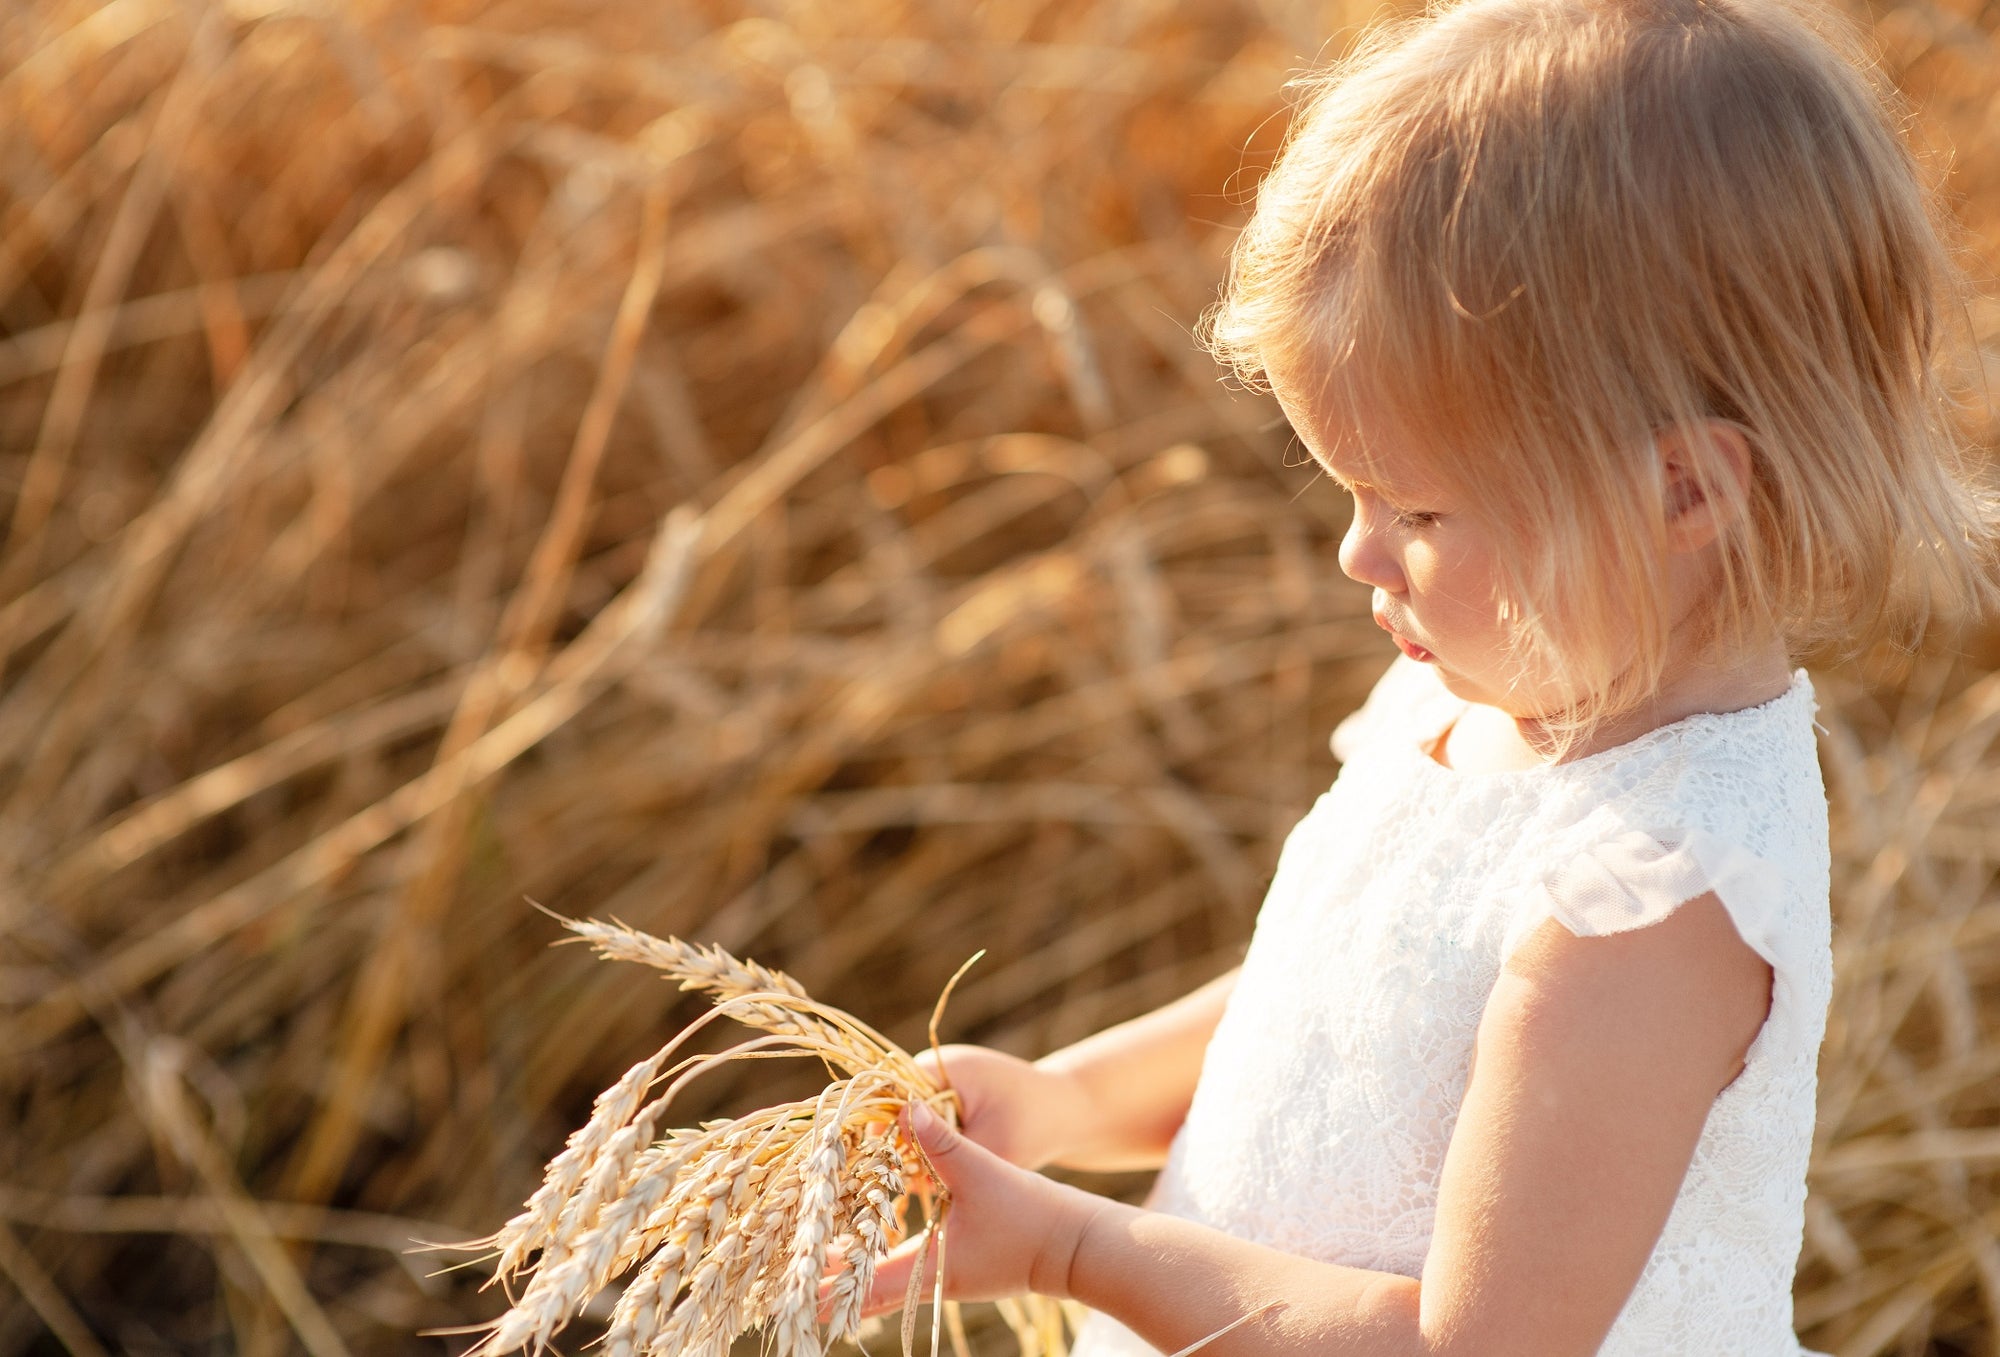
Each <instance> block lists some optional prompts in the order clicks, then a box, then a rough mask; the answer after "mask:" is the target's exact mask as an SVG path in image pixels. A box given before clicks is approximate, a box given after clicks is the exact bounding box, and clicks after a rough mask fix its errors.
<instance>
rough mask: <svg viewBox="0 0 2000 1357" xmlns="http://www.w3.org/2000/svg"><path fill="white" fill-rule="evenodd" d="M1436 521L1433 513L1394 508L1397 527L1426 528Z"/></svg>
mask: <svg viewBox="0 0 2000 1357" xmlns="http://www.w3.org/2000/svg"><path fill="white" fill-rule="evenodd" d="M1437 521H1438V516H1437V515H1436V514H1434V513H1430V512H1427V511H1422V510H1417V509H1398V510H1396V526H1397V527H1399V528H1428V527H1430V526H1431V525H1432V524H1434V523H1436V522H1437Z"/></svg>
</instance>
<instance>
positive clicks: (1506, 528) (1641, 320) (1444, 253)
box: [1204, 0, 1995, 725]
mask: <svg viewBox="0 0 2000 1357" xmlns="http://www.w3.org/2000/svg"><path fill="white" fill-rule="evenodd" d="M1845 41H1846V40H1845V39H1844V38H1842V37H1841V35H1839V34H1837V33H1825V32H1820V31H1817V30H1816V29H1815V28H1814V27H1813V25H1812V24H1811V23H1810V22H1809V21H1808V20H1807V19H1806V18H1804V17H1803V16H1802V15H1801V14H1799V13H1797V12H1795V11H1793V10H1792V9H1790V8H1787V7H1785V6H1783V5H1781V4H1779V3H1776V2H1775V0H1467V3H1461V4H1458V5H1455V6H1452V7H1450V8H1447V9H1443V10H1441V11H1438V12H1435V13H1433V14H1430V15H1428V16H1425V17H1423V18H1421V19H1418V20H1416V21H1413V22H1410V23H1406V24H1402V25H1397V26H1393V27H1390V28H1388V29H1385V30H1383V31H1381V32H1379V33H1378V34H1377V35H1376V36H1375V37H1374V38H1373V39H1372V40H1370V41H1369V42H1368V43H1366V45H1365V46H1364V47H1363V48H1362V49H1361V50H1360V51H1359V52H1358V53H1357V54H1356V55H1355V56H1353V57H1351V58H1350V59H1349V60H1347V61H1346V62H1344V63H1342V64H1341V65H1340V66H1338V67H1337V68H1335V69H1333V70H1332V71H1330V72H1328V73H1325V74H1323V75H1319V76H1315V77H1311V78H1310V79H1309V80H1307V81H1306V82H1305V84H1306V88H1307V95H1306V99H1305V101H1304V103H1303V106H1302V107H1301V108H1300V109H1299V111H1298V113H1297V115H1296V117H1295V120H1294V122H1293V125H1292V130H1291V132H1290V134H1289V135H1288V138H1287V141H1286V144H1285V147H1284V149H1283V151H1282V153H1281V155H1280V157H1279V159H1278V161H1277V163H1276V165H1275V166H1274V168H1273V169H1272V170H1271V172H1270V173H1269V175H1268V176H1267V177H1266V178H1265V179H1264V181H1263V183H1262V185H1261V187H1260V188H1259V191H1258V201H1257V207H1256V211H1255V213H1254V215H1253V217H1252V220H1251V221H1250V223H1249V224H1248V226H1247V228H1246V229H1245V231H1244V233H1243V235H1242V237H1241V238H1240V240H1239V241H1238V243H1237V246H1236V250H1235V254H1234V257H1233V259H1232V262H1231V268H1230V273H1229V278H1228V283H1227V286H1226V288H1225V290H1224V294H1223V297H1222V300H1221V301H1220V302H1219V303H1218V305H1217V306H1216V307H1215V308H1214V309H1213V310H1212V311H1211V313H1210V315H1209V316H1208V317H1207V319H1206V321H1205V323H1204V337H1205V338H1206V340H1207V341H1208V343H1209V345H1210V347H1211V348H1212V349H1213V350H1214V352H1215V353H1216V354H1217V355H1219V356H1220V357H1221V358H1222V359H1223V360H1224V361H1225V362H1226V363H1228V364H1229V365H1231V366H1232V367H1233V368H1234V369H1235V370H1236V372H1237V373H1238V374H1239V375H1240V376H1242V377H1243V378H1245V379H1246V380H1248V381H1250V382H1252V383H1253V384H1255V383H1258V382H1260V381H1262V380H1265V379H1267V378H1268V375H1269V374H1270V373H1271V372H1272V371H1273V370H1277V371H1279V372H1281V373H1284V374H1286V379H1287V381H1289V380H1291V377H1290V374H1293V373H1310V374H1313V375H1314V377H1315V379H1316V380H1318V381H1319V382H1320V383H1321V390H1320V393H1319V394H1320V395H1322V396H1327V395H1329V394H1331V396H1332V397H1333V398H1334V399H1336V400H1338V399H1340V398H1342V397H1344V398H1345V399H1346V400H1347V402H1348V404H1349V405H1350V406H1351V407H1357V408H1358V407H1359V406H1363V405H1365V406H1367V407H1369V408H1376V409H1384V410H1387V411H1389V412H1391V415H1392V417H1393V418H1392V423H1393V425H1394V427H1395V430H1396V432H1397V435H1398V436H1399V437H1406V438H1409V439H1411V440H1413V442H1414V444H1415V445H1416V446H1418V447H1421V448H1424V449H1428V450H1431V456H1430V457H1429V458H1428V460H1429V462H1430V464H1431V466H1432V467H1433V468H1434V469H1435V471H1436V472H1437V473H1438V474H1440V475H1442V476H1443V477H1445V478H1446V479H1447V483H1449V484H1455V485H1457V486H1459V487H1461V488H1462V489H1464V490H1465V491H1467V492H1468V494H1467V496H1466V498H1467V499H1468V500H1470V501H1472V502H1476V503H1477V504H1479V505H1481V506H1482V511H1483V512H1484V513H1486V514H1488V515H1490V517H1491V519H1492V522H1493V524H1494V525H1495V526H1496V527H1497V528H1498V529H1499V530H1500V531H1501V532H1503V533H1504V534H1506V535H1507V540H1509V541H1511V542H1512V543H1513V544H1515V545H1516V546H1518V547H1519V548H1520V549H1519V550H1515V551H1512V552H1510V553H1509V557H1510V561H1511V564H1510V567H1509V569H1510V573H1511V575H1512V578H1511V579H1510V580H1509V581H1507V584H1508V591H1509V596H1508V598H1507V600H1506V603H1505V604H1504V605H1503V606H1504V607H1505V608H1507V609H1508V610H1509V611H1510V612H1511V613H1512V615H1513V616H1515V617H1516V618H1517V619H1518V622H1517V629H1518V637H1519V645H1520V647H1521V648H1522V649H1523V651H1524V652H1526V654H1527V655H1529V656H1532V658H1533V659H1534V660H1536V661H1538V662H1539V663H1540V664H1542V665H1543V666H1545V668H1546V670H1547V672H1552V673H1555V674H1558V675H1560V676H1562V677H1563V678H1564V679H1566V680H1567V686H1568V687H1569V689H1570V690H1571V691H1575V692H1582V693H1588V694H1592V695H1593V696H1592V697H1591V698H1588V699H1585V705H1584V707H1583V708H1580V709H1579V710H1578V711H1577V712H1575V713H1573V716H1574V718H1575V721H1576V722H1577V723H1579V724H1580V725H1587V724H1589V723H1590V722H1591V721H1593V720H1594V719H1596V718H1598V717H1601V716H1603V715H1605V714H1607V713H1609V712H1611V711H1615V710H1620V709H1623V708H1624V707H1626V706H1628V705H1631V704H1634V703H1636V702H1638V701H1642V700H1644V698H1645V697H1646V696H1648V695H1649V694H1650V693H1651V692H1652V691H1653V690H1654V688H1655V687H1656V686H1657V684H1658V682H1659V676H1660V674H1661V672H1662V666H1663V665H1664V663H1665V661H1666V658H1667V647H1668V635H1669V631H1670V629H1671V619H1669V618H1667V617H1666V616H1664V615H1663V614H1664V600H1665V596H1666V589H1665V579H1664V571H1665V565H1666V557H1667V553H1666V552H1665V551H1664V549H1663V547H1664V543H1665V536H1664V534H1665V523H1666V517H1667V514H1666V505H1665V501H1664V488H1663V480H1662V476H1661V474H1660V458H1659V455H1658V453H1657V452H1656V446H1657V445H1656V439H1658V438H1659V437H1660V436H1661V435H1662V434H1663V433H1666V432H1669V431H1677V432H1678V434H1679V436H1680V439H1681V442H1682V444H1683V447H1684V448H1685V450H1686V452H1687V454H1688V459H1689V462H1690V471H1691V475H1692V478H1693V481H1694V484H1695V485H1696V487H1697V488H1698V489H1699V490H1700V491H1701V492H1702V493H1704V494H1706V495H1708V496H1711V497H1714V498H1715V499H1716V500H1717V501H1718V502H1719V503H1721V504H1724V505H1727V506H1728V508H1729V509H1730V510H1732V511H1733V512H1731V513H1728V514H1726V515H1725V518H1726V522H1725V528H1724V533H1723V536H1722V538H1721V541H1720V546H1721V551H1720V553H1719V556H1720V561H1721V576H1722V578H1721V580H1720V587H1719V590H1718V599H1717V602H1716V605H1715V607H1714V608H1713V609H1712V610H1710V616H1709V617H1708V619H1707V620H1708V623H1709V625H1710V626H1711V627H1712V628H1721V629H1729V628H1735V629H1738V633H1739V634H1775V635H1777V636H1779V637H1781V638H1782V640H1783V641H1784V643H1785V644H1786V646H1787V647H1788V649H1789V651H1790V653H1791V654H1792V655H1793V656H1794V657H1796V656H1799V655H1801V654H1803V653H1808V652H1813V653H1818V654H1826V653H1827V652H1828V651H1833V652H1837V653H1840V654H1852V653H1854V652H1856V651H1858V650H1860V649H1861V648H1863V647H1866V646H1869V645H1871V644H1874V643H1878V642H1888V643H1891V644H1894V645H1898V646H1905V647H1907V646H1912V645H1914V644H1915V642H1916V641H1917V639H1918V638H1919V637H1920V636H1921V635H1922V633H1923V632H1924V630H1925V628H1926V626H1927V624H1928V623H1930V622H1932V621H1933V620H1939V619H1944V618H1950V619H1962V618H1966V617H1969V616H1970V615H1971V614H1972V613H1974V612H1976V611H1978V610H1980V609H1982V608H1984V607H1986V606H1988V605H1989V603H1990V602H1991V601H1992V599H1993V597H1994V593H1995V585H1994V579H1993V573H1992V565H1993V561H1994V554H1995V553H1994V541H1995V527H1994V521H1995V516H1994V514H1993V512H1992V508H1991V503H1990V501H1989V500H1987V499H1986V498H1985V497H1984V496H1983V494H1982V492H1980V491H1979V490H1977V489H1976V488H1975V483H1974V481H1973V479H1972V474H1971V468H1970V466H1969V464H1968V462H1967V461H1966V460H1965V458H1964V456H1963V454H1962V450H1961V447H1960V445H1959V443H1958V441H1957V439H1956V437H1955V436H1954V434H1953V432H1952V426H1951V420H1950V414H1951V411H1950V408H1949V403H1948V400H1947V398H1946V396H1945V393H1944V391H1943V389H1942V385H1941V383H1940V380H1939V377H1938V372H1937V369H1938V366H1939V361H1940V357H1941V352H1942V343H1943V336H1944V334H1945V328H1944V325H1943V323H1942V318H1943V317H1944V316H1947V315H1950V314H1952V313H1953V311H1954V309H1955V308H1958V307H1960V305H1961V304H1962V295H1961V294H1960V292H1959V291H1958V288H1959V284H1958V281H1957V274H1956V272H1955V270H1954V267H1953V265H1952V262H1951V259H1950V257H1949V255H1948V253H1947V251H1946V249H1945V247H1944V246H1943V245H1942V244H1941V241H1940V231H1939V224H1940V222H1941V220H1942V218H1941V217H1940V216H1939V215H1938V213H1937V209H1936V207H1935V204H1934V202H1933V198H1932V195H1931V194H1930V192H1929V191H1928V190H1927V189H1926V188H1925V186H1924V185H1923V183H1922V182H1921V180H1920V178H1919V175H1918V173H1917V170H1916V167H1915V165H1914V163H1913V161H1912V158H1911V156H1910V153H1909V152H1908V150H1907V149H1906V148H1905V147H1904V146H1903V144H1902V142H1901V141H1900V140H1899V138H1898V136H1897V134H1896V132H1895V131H1894V129H1893V127H1892V125H1891V117H1890V113H1889V110H1888V108H1887V107H1886V106H1885V100H1884V98H1883V97H1882V96H1878V95H1877V94H1876V93H1875V92H1874V91H1873V90H1871V88H1870V86H1869V84H1868V82H1867V81H1866V80H1865V79H1864V78H1863V76H1862V75H1861V74H1860V72H1859V70H1858V69H1857V66H1858V62H1857V61H1856V60H1855V58H1854V56H1853V55H1852V53H1851V52H1849V53H1848V54H1846V55H1843V53H1842V52H1841V51H1840V50H1838V47H1839V45H1841V44H1843V43H1844V42H1845ZM1718 423H1726V424H1727V425H1733V426H1735V427H1736V428H1737V429H1738V430H1740V431H1741V434H1742V437H1743V439H1744V441H1746V442H1747V443H1748V445H1749V448H1750V451H1751V468H1750V476H1749V483H1748V485H1747V486H1745V487H1741V488H1740V489H1739V481H1738V480H1737V478H1736V477H1735V476H1733V475H1731V474H1730V468H1729V466H1728V464H1727V458H1726V456H1725V453H1724V449H1723V448H1722V447H1721V446H1720V443H1719V442H1718V440H1717V438H1716V437H1714V430H1715V429H1716V428H1717V426H1718ZM1446 449H1448V450H1450V451H1449V453H1448V454H1441V453H1439V452H1438V450H1446ZM1364 455H1365V450H1364ZM1640 548H1649V549H1640ZM1709 634H1717V633H1715V632H1711V633H1709ZM1614 642H1615V643H1614Z"/></svg>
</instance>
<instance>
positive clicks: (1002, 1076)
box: [917, 1046, 1093, 1169]
mask: <svg viewBox="0 0 2000 1357" xmlns="http://www.w3.org/2000/svg"><path fill="white" fill-rule="evenodd" d="M939 1054H941V1055H942V1056H943V1058H944V1060H943V1068H942V1072H941V1073H940V1069H939V1062H938V1058H937V1056H934V1055H932V1054H931V1053H930V1052H929V1051H925V1052H923V1053H922V1054H921V1055H919V1056H918V1057H917V1064H918V1066H919V1067H921V1068H922V1069H923V1070H924V1071H925V1072H926V1073H928V1074H931V1075H932V1076H933V1077H938V1078H939V1079H940V1082H943V1083H948V1084H949V1085H950V1086H951V1090H952V1092H954V1093H956V1094H957V1095H958V1128H959V1130H961V1131H963V1132H964V1133H965V1135H966V1136H967V1137H968V1138H970V1139H971V1140H972V1141H973V1142H975V1143H976V1144H979V1145H983V1146H984V1147H986V1148H987V1149H989V1150H991V1151H993V1153H995V1154H997V1155H999V1156H1000V1157H1001V1158H1002V1159H1005V1160H1006V1161H1007V1162H1008V1163H1010V1164H1018V1165H1020V1166H1021V1167H1023V1168H1030V1169H1038V1168H1042V1167H1043V1166H1045V1165H1047V1164H1050V1163H1053V1162H1054V1161H1055V1160H1057V1159H1058V1158H1060V1157H1061V1156H1062V1154H1063V1152H1064V1150H1065V1149H1066V1148H1067V1147H1068V1146H1069V1145H1070V1144H1072V1143H1075V1138H1076V1136H1077V1133H1078V1132H1079V1131H1085V1130H1086V1128H1087V1126H1088V1124H1089V1122H1090V1120H1091V1118H1092V1116H1093V1107H1092V1104H1091V1100H1090V1098H1089V1096H1088V1095H1087V1094H1086V1093H1085V1091H1084V1090H1083V1088H1082V1087H1081V1086H1080V1085H1079V1084H1078V1082H1077V1081H1076V1080H1075V1079H1074V1078H1071V1077H1069V1076H1067V1075H1063V1074H1058V1073H1054V1072H1052V1071H1049V1070H1046V1069H1044V1068H1042V1067H1041V1066H1039V1065H1036V1064H1033V1063H1031V1062H1029V1061H1026V1060H1023V1059H1021V1058H1020V1057H1019V1056H1013V1055H1008V1054H1006V1053H1005V1052H1003V1051H995V1050H992V1049H989V1048H988V1047H985V1046H947V1047H945V1048H944V1049H943V1050H942V1051H941V1052H940V1053H939Z"/></svg>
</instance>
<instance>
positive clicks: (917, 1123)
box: [910, 1103, 943, 1136]
mask: <svg viewBox="0 0 2000 1357" xmlns="http://www.w3.org/2000/svg"><path fill="white" fill-rule="evenodd" d="M942 1125H943V1123H942V1122H941V1121H939V1120H938V1114H937V1113H935V1112H933V1111H931V1109H930V1108H929V1107H928V1106H927V1105H926V1104H924V1103H911V1104H910V1129H911V1130H912V1131H915V1132H916V1133H917V1134H918V1135H920V1136H933V1135H936V1134H937V1132H938V1130H939V1128H940V1127H941V1126H942Z"/></svg>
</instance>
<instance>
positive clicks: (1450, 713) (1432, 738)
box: [1393, 669, 1813, 785]
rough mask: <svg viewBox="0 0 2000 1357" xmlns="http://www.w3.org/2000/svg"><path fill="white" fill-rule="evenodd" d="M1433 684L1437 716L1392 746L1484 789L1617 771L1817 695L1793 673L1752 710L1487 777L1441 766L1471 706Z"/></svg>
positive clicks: (1703, 716)
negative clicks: (1638, 758) (1683, 740)
mask: <svg viewBox="0 0 2000 1357" xmlns="http://www.w3.org/2000/svg"><path fill="white" fill-rule="evenodd" d="M1433 682H1434V683H1435V684H1436V689H1437V691H1436V694H1435V697H1434V698H1433V702H1434V703H1435V706H1434V707H1433V708H1432V710H1434V711H1435V713H1436V715H1435V717H1434V718H1433V719H1428V720H1425V721H1423V722H1421V724H1420V727H1419V729H1418V731H1417V733H1416V734H1417V737H1416V738H1415V739H1410V738H1408V737H1407V736H1405V737H1403V738H1398V739H1396V740H1395V741H1394V742H1393V743H1394V744H1395V746H1396V748H1397V750H1398V751H1399V752H1400V753H1402V754H1404V755H1405V756H1409V757H1414V758H1415V759H1416V760H1417V761H1418V762H1419V763H1421V764H1423V765H1424V766H1425V767H1427V768H1428V769H1430V770H1431V773H1432V774H1433V775H1434V776H1435V777H1436V778H1437V779H1439V780H1444V781H1450V782H1456V783H1465V784H1480V785H1497V784H1505V783H1508V782H1517V781H1522V780H1526V779H1532V778H1541V777H1571V776H1575V775H1577V774H1579V773H1583V772H1588V771H1592V770H1595V769H1597V768H1603V767H1614V766H1616V765H1617V764H1618V763H1619V762H1621V761H1623V760H1625V759H1627V758H1630V757H1632V756H1633V755H1635V754H1639V753H1642V752H1644V751H1645V750H1647V749H1650V748H1652V747H1653V746H1654V745H1657V744H1661V743H1664V742H1666V741H1668V740H1671V739H1677V738H1680V737H1682V736H1685V735H1688V734H1692V733H1693V732H1695V731H1698V730H1702V729H1705V728H1707V727H1709V726H1712V725H1715V724H1717V723H1720V722H1724V721H1736V720H1739V719H1741V718H1744V717H1752V716H1766V715H1776V714H1777V712H1778V710H1779V708H1781V707H1783V706H1784V705H1785V704H1787V703H1790V702H1793V701H1795V700H1800V699H1803V700H1804V701H1806V702H1808V703H1810V702H1811V701H1812V691H1813V687H1812V680H1811V679H1810V678H1808V677H1807V676H1806V671H1805V670H1803V669H1794V670H1793V671H1792V681H1791V683H1790V684H1788V685H1787V686H1786V688H1785V690H1784V691H1783V692H1781V693H1779V694H1777V695H1776V696H1775V697H1770V698H1766V699H1765V700H1764V701H1762V702H1758V703H1754V704H1752V705H1751V706H1748V707H1738V708H1736V709H1735V710H1734V711H1721V712H1710V711H1703V712H1692V713H1690V714H1688V715H1686V716H1683V717H1680V718H1678V719H1677V720H1673V721H1669V722H1667V723H1666V724H1665V725H1659V726H1655V727H1653V728H1652V729H1651V730H1649V731H1646V732H1645V733H1644V734H1640V735H1635V736H1633V737H1632V738H1631V739H1629V740H1627V741H1625V742H1624V743H1623V744H1616V745H1612V746H1611V747H1610V748H1609V749H1600V750H1598V751H1597V752H1596V753H1595V754H1586V755H1584V756H1583V757H1582V758H1579V759H1570V760H1568V761H1566V762H1563V763H1540V764H1535V765H1534V766H1532V767H1528V768H1496V769H1493V770H1492V771H1489V772H1477V773H1468V772H1465V771H1463V770H1461V769H1457V768H1452V767H1450V766H1448V765H1446V764H1443V763H1440V762H1438V760H1437V758H1436V756H1435V755H1434V753H1433V752H1432V751H1434V750H1436V749H1438V748H1440V747H1441V746H1442V745H1443V743H1444V740H1445V738H1446V737H1447V736H1449V735H1450V734H1451V731H1452V728H1453V727H1454V726H1456V725H1457V724H1458V721H1459V718H1460V717H1462V716H1463V715H1464V714H1465V712H1466V709H1467V708H1469V707H1470V706H1471V705H1472V704H1471V703H1469V702H1467V701H1466V700H1465V699H1464V698H1462V697H1459V696H1458V695H1457V694H1455V693H1453V692H1451V691H1450V690H1449V689H1447V688H1446V687H1445V686H1444V685H1443V683H1442V682H1438V681H1437V680H1436V679H1435V678H1433ZM1427 705H1430V704H1427Z"/></svg>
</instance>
